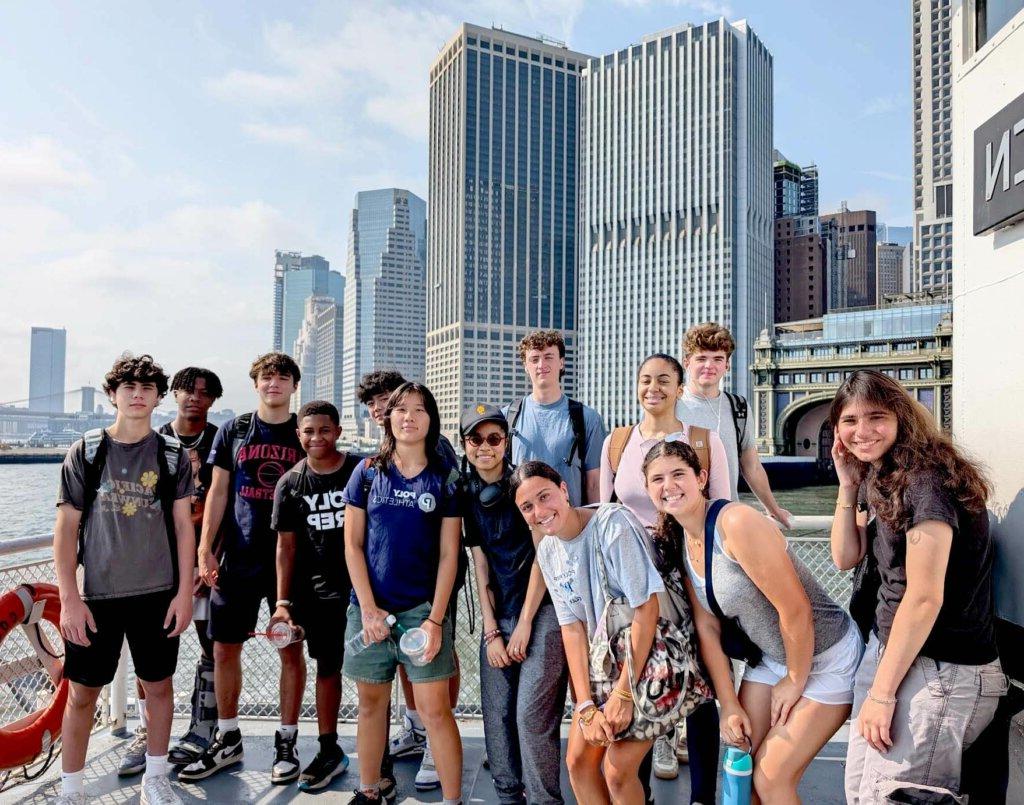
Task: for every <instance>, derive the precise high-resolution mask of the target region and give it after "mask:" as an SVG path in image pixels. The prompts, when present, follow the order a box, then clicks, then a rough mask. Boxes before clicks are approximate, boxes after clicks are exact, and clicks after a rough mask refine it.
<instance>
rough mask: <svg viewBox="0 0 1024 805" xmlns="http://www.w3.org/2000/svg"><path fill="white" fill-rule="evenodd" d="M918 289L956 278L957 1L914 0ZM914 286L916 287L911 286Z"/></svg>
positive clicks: (937, 287) (941, 286) (941, 288)
mask: <svg viewBox="0 0 1024 805" xmlns="http://www.w3.org/2000/svg"><path fill="white" fill-rule="evenodd" d="M913 13H914V17H913V53H914V286H915V287H914V288H913V289H912V290H915V291H938V292H939V293H941V294H948V293H949V289H950V286H951V285H952V282H953V111H952V83H951V76H952V71H951V68H950V59H951V52H952V41H951V37H950V17H951V15H952V13H953V2H952V0H913ZM908 290H911V289H908Z"/></svg>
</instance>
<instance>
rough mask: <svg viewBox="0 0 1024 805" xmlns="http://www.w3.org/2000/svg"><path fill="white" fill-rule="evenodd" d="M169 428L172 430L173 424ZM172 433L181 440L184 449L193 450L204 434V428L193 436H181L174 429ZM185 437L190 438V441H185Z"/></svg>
mask: <svg viewBox="0 0 1024 805" xmlns="http://www.w3.org/2000/svg"><path fill="white" fill-rule="evenodd" d="M171 430H174V425H171ZM174 435H175V436H177V437H178V441H179V442H181V446H182V447H184V448H185V449H186V450H194V449H195V448H197V447H199V445H200V443H202V441H203V436H205V435H206V429H205V428H203V430H201V431H199V433H197V434H196V435H195V436H182V435H181V434H180V433H178V432H177V431H176V430H175V431H174ZM187 439H192V441H191V442H189V441H186V440H187Z"/></svg>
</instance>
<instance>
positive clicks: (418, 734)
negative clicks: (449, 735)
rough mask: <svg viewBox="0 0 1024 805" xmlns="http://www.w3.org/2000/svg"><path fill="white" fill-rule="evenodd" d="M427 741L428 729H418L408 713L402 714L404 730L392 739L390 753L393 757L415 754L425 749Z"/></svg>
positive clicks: (389, 745) (389, 746)
mask: <svg viewBox="0 0 1024 805" xmlns="http://www.w3.org/2000/svg"><path fill="white" fill-rule="evenodd" d="M426 743H427V732H426V730H421V729H416V726H415V725H414V724H413V723H412V719H411V718H409V716H408V715H403V716H402V731H401V732H400V733H398V735H396V736H395V737H394V738H392V739H391V743H390V744H388V754H389V755H391V757H404V756H405V755H415V754H418V753H420V752H422V751H423V747H424V746H426Z"/></svg>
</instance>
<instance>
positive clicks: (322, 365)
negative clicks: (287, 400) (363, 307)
mask: <svg viewBox="0 0 1024 805" xmlns="http://www.w3.org/2000/svg"><path fill="white" fill-rule="evenodd" d="M341 319H342V309H341V305H339V304H338V303H337V301H336V300H335V299H334V297H331V296H311V297H309V298H308V299H306V306H305V314H304V315H303V317H302V323H301V324H300V325H299V335H298V337H297V338H296V339H295V343H294V345H293V348H292V349H291V352H290V354H291V356H292V357H293V358H294V359H295V362H296V363H297V364H298V365H299V371H300V372H301V373H302V380H300V381H299V391H298V394H295V395H294V396H293V397H292V408H293V409H294V410H295V411H298V410H299V408H301V407H302V406H303V405H305V404H306V403H308V402H311V401H313V400H326V401H327V402H331V403H334V404H335V405H339V404H340V403H341V393H340V392H341V382H340V378H341V358H342V342H341V332H342V321H341ZM335 325H336V326H335Z"/></svg>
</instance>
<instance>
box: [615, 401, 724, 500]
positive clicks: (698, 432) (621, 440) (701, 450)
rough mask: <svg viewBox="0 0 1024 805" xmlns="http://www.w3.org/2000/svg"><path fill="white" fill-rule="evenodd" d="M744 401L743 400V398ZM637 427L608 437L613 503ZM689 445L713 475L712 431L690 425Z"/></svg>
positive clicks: (701, 465)
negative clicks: (617, 479) (617, 477)
mask: <svg viewBox="0 0 1024 805" xmlns="http://www.w3.org/2000/svg"><path fill="white" fill-rule="evenodd" d="M741 399H742V398H741ZM635 427H636V425H624V426H622V427H620V428H615V429H614V430H612V432H611V436H609V437H608V463H609V464H610V465H611V468H612V484H613V486H612V503H615V502H617V499H618V496H617V495H616V494H615V486H614V482H615V474H616V473H617V472H618V471H619V462H620V461H622V452H623V451H624V450H625V449H626V444H627V443H628V442H629V437H630V436H632V435H633V428H635ZM686 435H687V444H689V445H690V447H692V448H693V451H694V452H695V453H696V454H697V459H698V460H699V461H700V467H701V469H702V470H704V471H705V472H706V473H707V474H708V476H709V477H710V475H711V431H710V430H708V429H707V428H698V427H697V426H696V425H690V428H689V430H688V431H687V434H686Z"/></svg>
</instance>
